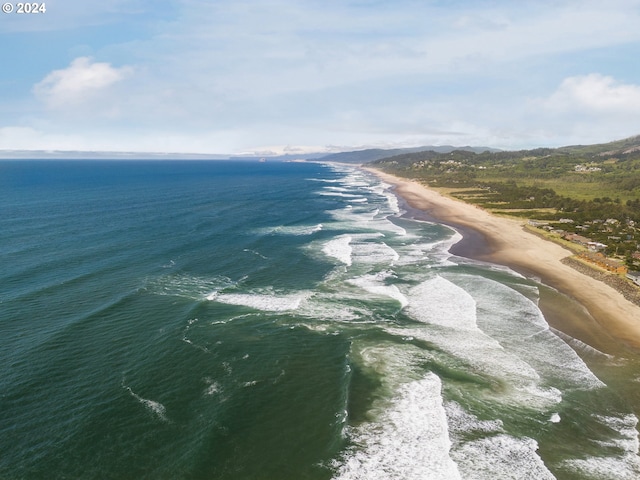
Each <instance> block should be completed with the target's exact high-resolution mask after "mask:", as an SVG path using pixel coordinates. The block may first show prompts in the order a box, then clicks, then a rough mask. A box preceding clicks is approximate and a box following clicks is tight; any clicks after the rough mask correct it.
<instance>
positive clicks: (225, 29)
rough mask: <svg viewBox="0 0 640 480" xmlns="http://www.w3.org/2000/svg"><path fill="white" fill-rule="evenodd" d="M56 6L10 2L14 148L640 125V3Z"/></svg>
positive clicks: (1, 55) (265, 145)
mask: <svg viewBox="0 0 640 480" xmlns="http://www.w3.org/2000/svg"><path fill="white" fill-rule="evenodd" d="M12 5H13V6H15V5H16V3H15V2H14V3H12ZM45 9H46V11H45V12H40V13H37V14H34V13H31V14H18V13H15V8H14V12H12V13H8V14H7V13H0V150H83V151H127V152H182V153H208V154H213V153H217V154H242V153H252V154H259V155H267V154H270V153H291V154H296V153H301V152H307V151H340V150H353V149H360V148H368V147H381V148H397V147H412V146H421V145H455V146H464V145H474V146H490V147H496V148H505V149H520V148H532V147H538V146H550V147H553V146H561V145H571V144H593V143H600V142H607V141H612V140H617V139H622V138H626V137H629V136H633V135H638V134H640V60H639V59H640V0H607V1H606V2H605V1H602V0H596V1H592V0H535V1H534V0H521V1H512V0H477V1H471V0H341V1H339V0H208V1H205V0H100V1H99V2H91V1H87V0H49V1H46V2H45Z"/></svg>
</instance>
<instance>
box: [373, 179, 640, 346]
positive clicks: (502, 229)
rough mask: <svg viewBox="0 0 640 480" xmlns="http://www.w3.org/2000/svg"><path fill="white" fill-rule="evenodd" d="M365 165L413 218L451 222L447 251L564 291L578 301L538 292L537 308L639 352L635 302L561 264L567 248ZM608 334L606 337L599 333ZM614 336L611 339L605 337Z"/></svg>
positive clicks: (599, 341)
mask: <svg viewBox="0 0 640 480" xmlns="http://www.w3.org/2000/svg"><path fill="white" fill-rule="evenodd" d="M365 170H367V171H369V172H372V173H374V174H376V175H378V176H379V177H380V178H381V179H383V180H384V181H385V182H387V183H390V184H392V185H394V187H395V192H396V193H397V194H398V196H400V197H401V198H402V199H404V201H405V202H406V203H407V204H408V206H409V207H411V208H412V209H416V210H415V211H412V212H410V214H411V215H412V216H414V217H415V218H422V219H424V220H436V221H437V222H438V223H443V224H445V225H449V226H451V227H454V228H456V229H457V230H459V231H460V233H461V234H462V235H463V240H462V241H460V242H459V243H458V244H456V245H455V246H454V247H453V248H452V250H451V253H453V254H455V255H459V256H464V257H468V258H473V259H476V260H482V261H487V262H491V263H496V264H500V265H506V266H508V267H510V268H512V269H513V270H515V271H517V272H519V273H521V274H523V275H525V276H527V277H529V278H535V279H536V280H539V281H540V282H542V283H543V284H545V285H547V286H549V287H552V289H556V290H558V291H559V292H561V293H563V294H564V295H566V296H568V297H569V298H570V299H572V300H573V301H575V302H577V303H578V304H579V305H581V306H583V307H584V309H586V311H585V310H582V309H581V308H580V306H579V305H578V306H576V305H573V306H572V308H565V307H566V306H567V305H564V306H563V303H566V302H567V301H569V300H568V299H565V300H564V301H563V300H562V298H561V296H559V295H554V294H553V293H552V292H551V291H548V292H546V293H545V294H541V303H540V308H541V310H542V311H543V313H544V314H545V317H547V321H548V322H549V324H550V325H551V326H552V327H554V328H557V329H558V330H562V331H564V332H565V333H568V334H569V335H572V336H575V337H577V338H580V339H582V340H583V341H585V342H588V343H590V344H591V345H592V346H594V347H596V348H598V347H600V348H604V349H606V350H611V349H612V345H613V344H614V343H618V344H620V345H621V346H624V347H627V348H631V349H632V350H633V351H635V352H636V353H637V352H640V307H638V306H637V305H635V304H633V303H632V302H630V301H628V300H627V299H625V298H624V297H623V296H622V294H621V293H619V292H618V291H617V290H615V289H614V288H612V287H610V286H608V285H606V284H605V283H603V282H600V281H598V280H596V279H594V278H591V277H589V276H588V275H585V274H582V273H580V272H578V271H577V270H574V269H573V268H571V267H570V266H568V265H565V264H563V263H562V262H561V260H562V259H563V258H565V257H568V256H570V255H571V252H570V251H568V250H566V249H565V248H563V247H561V246H560V245H558V244H555V243H553V242H550V241H548V240H544V239H543V238H540V237H538V236H536V235H534V234H532V233H530V232H527V231H526V230H524V228H523V226H524V223H525V220H516V219H511V218H506V217H499V216H496V215H492V214H490V213H489V212H487V211H486V210H483V209H482V208H480V207H477V206H475V205H471V204H468V203H464V202H462V201H460V200H456V199H453V198H449V197H445V196H443V195H441V194H439V193H438V192H436V191H434V190H431V189H429V188H427V187H425V186H423V185H421V184H419V183H417V182H414V181H411V180H407V179H403V178H400V177H396V176H393V175H390V174H387V173H384V172H381V171H379V170H376V169H371V168H365ZM605 337H609V338H605ZM612 339H613V340H614V341H615V342H612V341H611V340H612Z"/></svg>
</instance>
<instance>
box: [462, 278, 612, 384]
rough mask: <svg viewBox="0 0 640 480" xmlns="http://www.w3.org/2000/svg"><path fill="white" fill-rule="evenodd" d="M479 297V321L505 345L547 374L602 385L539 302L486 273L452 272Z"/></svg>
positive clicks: (578, 382)
mask: <svg viewBox="0 0 640 480" xmlns="http://www.w3.org/2000/svg"><path fill="white" fill-rule="evenodd" d="M449 278H451V279H452V280H454V281H456V282H457V283H458V284H460V285H463V286H464V289H465V290H466V291H467V292H470V293H471V294H472V295H473V296H474V298H476V302H477V306H478V325H479V326H480V329H481V330H482V331H483V332H484V333H485V334H487V335H489V336H490V337H491V338H493V339H495V340H496V341H498V342H499V343H500V344H501V345H502V347H503V348H505V349H506V350H507V351H509V352H511V353H512V354H514V355H516V356H518V357H519V358H521V359H522V360H524V361H525V362H527V363H528V364H529V365H531V366H533V367H534V368H535V369H536V371H537V372H538V373H539V374H540V375H541V376H543V377H545V378H552V379H554V383H555V381H557V380H558V379H560V380H562V383H563V384H564V385H566V386H571V387H573V388H587V389H590V388H600V387H604V386H605V385H604V383H602V382H601V381H600V380H599V379H598V378H597V377H596V376H595V375H594V374H593V372H591V370H589V368H588V367H587V365H586V364H585V363H584V361H583V360H582V359H581V358H580V357H579V356H578V354H577V353H576V352H575V351H574V350H573V349H572V348H571V347H569V346H568V345H567V344H566V343H565V342H564V341H562V340H561V339H560V338H559V337H558V336H557V335H555V334H554V333H553V332H552V331H551V330H550V329H549V325H548V324H547V322H546V320H545V318H544V316H543V315H542V312H541V311H540V309H539V308H538V306H537V305H536V304H535V303H534V302H533V301H531V300H529V299H528V298H527V297H525V296H524V295H522V294H521V293H519V292H517V291H516V290H514V289H512V288H510V287H508V286H506V285H504V284H502V283H499V282H496V281H494V280H490V279H487V278H483V277H477V276H471V275H451V276H450V277H449Z"/></svg>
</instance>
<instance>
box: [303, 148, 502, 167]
mask: <svg viewBox="0 0 640 480" xmlns="http://www.w3.org/2000/svg"><path fill="white" fill-rule="evenodd" d="M454 150H462V151H468V152H477V153H480V152H485V151H492V152H497V151H499V150H497V149H495V148H489V147H453V146H451V145H441V146H424V147H412V148H394V149H388V150H386V149H381V148H369V149H366V150H356V151H351V152H340V153H332V154H330V155H325V156H322V157H317V158H314V160H318V161H323V162H339V163H354V164H362V163H370V162H374V161H376V160H380V159H383V158H388V157H393V156H397V155H410V154H412V153H418V152H433V153H450V152H452V151H454Z"/></svg>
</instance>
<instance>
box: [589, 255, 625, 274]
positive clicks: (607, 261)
mask: <svg viewBox="0 0 640 480" xmlns="http://www.w3.org/2000/svg"><path fill="white" fill-rule="evenodd" d="M579 257H580V258H582V259H583V260H586V261H587V262H589V263H593V264H594V265H597V266H598V267H600V268H604V269H605V270H607V271H609V272H612V273H618V274H620V275H626V274H627V271H628V270H627V267H626V265H625V264H624V263H622V262H619V261H617V260H613V259H611V258H607V257H605V256H604V255H603V254H602V253H599V252H598V253H593V252H582V253H581V254H580V255H579Z"/></svg>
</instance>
